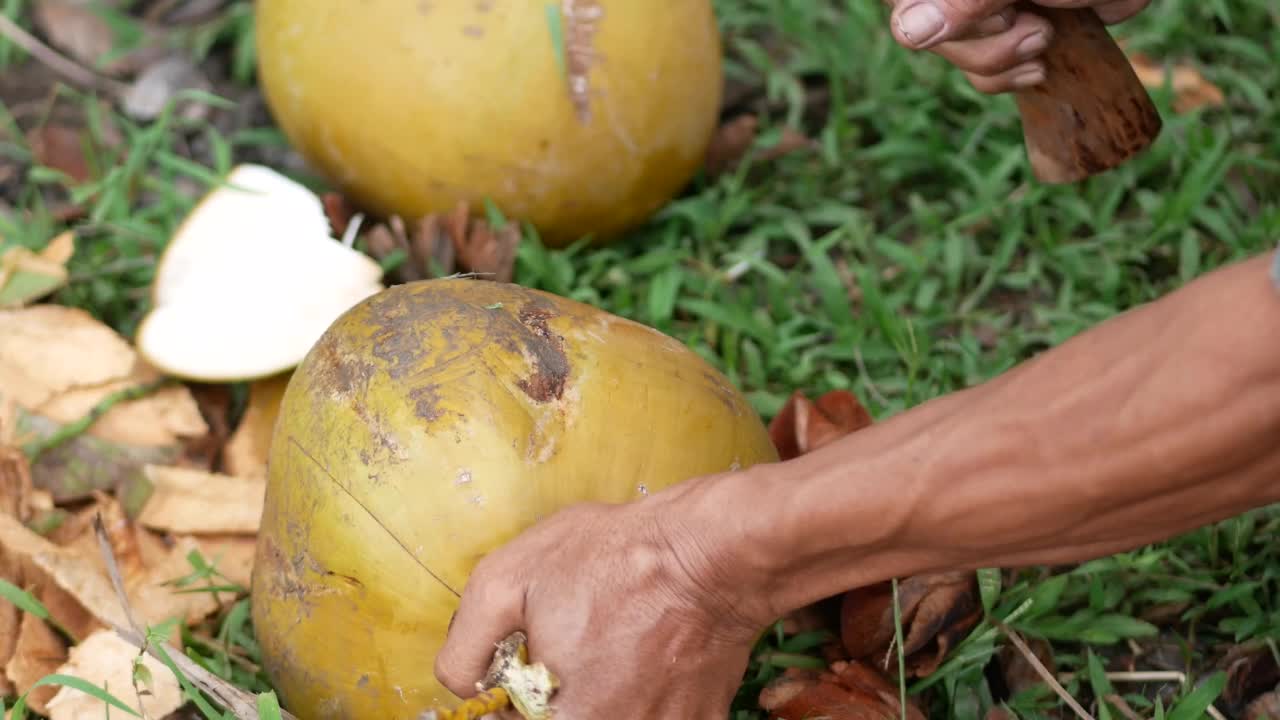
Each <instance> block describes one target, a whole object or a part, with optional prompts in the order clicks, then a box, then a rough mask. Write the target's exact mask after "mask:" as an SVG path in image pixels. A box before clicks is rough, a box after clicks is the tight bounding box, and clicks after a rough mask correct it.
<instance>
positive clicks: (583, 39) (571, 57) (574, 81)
mask: <svg viewBox="0 0 1280 720" xmlns="http://www.w3.org/2000/svg"><path fill="white" fill-rule="evenodd" d="M560 13H561V15H563V17H564V45H565V47H564V54H565V64H566V65H567V70H568V76H569V78H568V80H569V97H570V99H571V100H573V107H574V110H575V111H576V112H577V114H578V120H579V122H582V123H583V124H586V123H588V122H590V121H591V94H592V89H591V68H592V67H593V66H594V65H595V64H596V63H597V62H599V60H600V57H599V55H597V54H596V49H595V37H596V33H597V32H598V31H599V29H600V20H601V18H603V17H604V8H602V7H601V6H600V3H599V2H596V0H561V2H560Z"/></svg>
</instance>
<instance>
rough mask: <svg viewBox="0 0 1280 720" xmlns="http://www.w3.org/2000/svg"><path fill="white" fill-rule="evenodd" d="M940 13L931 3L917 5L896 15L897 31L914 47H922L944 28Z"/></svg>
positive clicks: (945, 20)
mask: <svg viewBox="0 0 1280 720" xmlns="http://www.w3.org/2000/svg"><path fill="white" fill-rule="evenodd" d="M946 25H947V19H946V18H945V17H943V15H942V11H941V10H939V9H938V8H936V7H934V6H933V4H931V3H927V2H925V3H917V4H915V5H912V6H911V7H909V8H907V9H906V10H903V11H902V13H900V14H899V15H898V30H900V31H901V32H902V36H903V37H905V38H906V39H907V42H909V43H911V44H912V45H913V46H915V47H922V46H923V45H925V44H926V43H928V42H929V41H930V40H932V39H933V38H934V37H935V36H937V35H938V33H940V32H942V29H943V28H944V27H946Z"/></svg>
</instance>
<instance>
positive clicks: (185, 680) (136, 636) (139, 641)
mask: <svg viewBox="0 0 1280 720" xmlns="http://www.w3.org/2000/svg"><path fill="white" fill-rule="evenodd" d="M93 531H94V534H95V535H97V538H98V547H99V549H101V551H102V558H103V560H105V561H106V563H107V573H108V574H109V575H110V576H111V584H112V585H113V586H114V587H115V591H116V595H117V598H118V599H119V600H120V605H121V606H122V607H123V608H124V610H125V616H126V617H127V618H128V619H129V624H130V625H131V626H132V629H129V628H125V627H120V626H119V625H117V624H116V623H114V622H108V624H109V625H110V626H111V629H112V630H113V631H115V633H116V635H118V636H120V638H121V639H123V640H124V641H126V642H128V643H129V644H131V645H133V646H135V647H137V648H138V649H139V650H140V651H141V652H145V653H146V654H148V655H150V656H151V657H154V658H155V659H157V660H159V661H160V662H162V663H164V664H165V665H166V666H167V667H168V668H169V670H170V671H172V672H173V674H174V677H176V678H177V679H178V682H179V683H180V684H181V685H182V686H183V688H184V689H185V690H186V691H187V695H188V697H190V698H192V699H193V700H195V702H196V703H197V704H199V705H207V703H205V702H204V700H203V698H201V697H200V696H199V691H203V692H205V693H207V694H208V695H210V696H211V697H213V699H214V701H215V702H217V703H218V704H220V705H222V707H223V708H224V709H226V710H228V711H230V712H231V714H232V715H234V716H235V717H236V718H238V719H239V720H258V717H259V716H258V703H257V699H256V698H255V697H254V696H253V695H252V694H250V693H248V692H245V691H244V690H241V689H240V688H238V687H236V686H234V685H232V684H231V683H229V682H227V681H226V680H223V679H222V678H220V677H218V676H217V675H214V674H213V673H211V672H209V671H208V670H206V669H204V668H203V667H201V666H200V665H198V664H197V663H196V662H195V661H194V660H192V659H191V658H189V657H187V656H186V655H184V654H182V653H174V654H170V653H167V652H165V651H164V650H163V649H161V648H158V647H156V646H155V645H153V644H152V643H151V642H150V641H149V640H148V638H147V634H146V633H144V632H142V630H141V629H139V626H138V624H137V621H136V620H134V618H133V610H132V608H131V606H130V604H129V597H128V595H126V594H125V591H124V580H123V579H122V578H121V577H120V570H119V566H118V565H117V563H116V558H115V553H113V552H112V551H111V543H110V541H109V540H108V539H107V530H106V527H105V526H104V525H103V523H102V515H101V514H98V515H96V516H95V518H94V523H93ZM104 622H106V620H105V619H104ZM280 717H281V718H282V719H283V720H298V719H297V718H296V717H295V716H293V715H291V714H290V713H289V712H288V711H286V710H284V709H281V710H280Z"/></svg>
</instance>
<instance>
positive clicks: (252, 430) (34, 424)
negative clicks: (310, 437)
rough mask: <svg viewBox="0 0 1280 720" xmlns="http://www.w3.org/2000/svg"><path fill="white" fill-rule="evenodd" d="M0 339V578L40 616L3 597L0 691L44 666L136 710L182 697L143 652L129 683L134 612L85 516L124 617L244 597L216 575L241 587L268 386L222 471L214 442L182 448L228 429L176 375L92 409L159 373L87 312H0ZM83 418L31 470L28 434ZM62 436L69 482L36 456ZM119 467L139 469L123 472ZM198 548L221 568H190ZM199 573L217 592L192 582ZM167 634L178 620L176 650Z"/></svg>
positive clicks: (44, 696)
mask: <svg viewBox="0 0 1280 720" xmlns="http://www.w3.org/2000/svg"><path fill="white" fill-rule="evenodd" d="M0 337H3V338H5V341H4V342H3V343H0V578H2V579H3V580H5V581H7V582H8V583H11V584H13V585H14V586H16V587H17V588H19V589H21V590H23V591H26V592H27V593H29V594H30V595H31V597H33V598H34V599H35V600H36V601H38V602H39V603H40V604H41V605H43V606H44V607H45V608H46V609H47V611H48V613H49V617H48V619H47V620H45V619H42V618H41V617H40V616H37V615H35V614H31V613H27V612H23V611H21V610H20V609H19V608H18V607H15V606H14V605H12V604H10V603H8V602H3V603H0V692H3V693H5V695H17V694H23V693H27V692H28V691H31V690H32V686H33V684H34V683H35V682H36V681H38V680H40V679H41V678H43V677H45V676H47V675H49V674H50V673H65V674H71V675H75V676H77V677H81V678H84V679H86V680H89V681H90V682H93V683H95V684H99V685H100V684H102V683H104V682H105V683H107V684H108V688H109V690H110V691H111V692H112V694H113V695H115V696H116V697H117V698H119V699H120V700H121V701H123V702H125V703H126V704H127V705H129V706H131V707H133V708H134V709H135V710H137V709H139V708H141V709H144V710H145V711H146V712H147V713H148V716H149V717H164V716H166V715H168V714H170V713H171V712H173V711H174V710H176V709H177V708H178V707H180V706H181V705H182V704H183V702H184V699H183V697H182V694H181V693H180V692H179V688H178V685H177V681H176V679H175V677H174V676H173V674H172V673H171V672H170V671H169V670H168V669H167V668H166V667H164V666H163V665H161V664H160V663H159V662H158V661H156V660H154V659H151V658H145V659H143V660H141V661H140V662H143V663H144V664H145V665H146V666H147V668H148V669H149V670H150V673H149V675H150V680H149V684H148V686H147V687H144V688H140V689H141V690H142V692H141V693H139V692H138V691H136V690H135V688H134V687H133V685H132V678H133V677H134V673H133V666H134V663H135V662H139V660H138V655H139V649H138V647H136V646H134V645H133V644H131V643H129V642H126V641H125V640H122V639H121V637H120V636H119V635H118V634H117V633H116V632H115V629H116V628H128V627H130V626H131V623H130V614H129V613H126V611H125V605H124V604H123V603H122V602H121V599H120V597H119V596H118V595H117V594H116V590H115V588H114V587H113V584H112V580H111V574H110V572H109V570H108V566H107V563H106V562H105V560H104V557H103V553H102V547H101V545H100V544H99V540H98V538H97V537H96V536H95V532H94V523H95V521H100V522H101V524H102V528H103V537H104V538H105V542H106V544H107V546H108V547H109V548H110V551H111V554H112V556H113V557H114V558H115V562H116V564H117V567H118V569H119V578H120V582H121V586H122V588H123V591H124V593H125V599H126V600H127V604H128V607H129V609H130V613H131V614H132V619H133V620H136V621H137V622H138V623H139V624H142V625H145V626H152V627H154V626H156V625H159V624H161V623H165V622H167V621H177V622H178V623H180V624H184V625H187V626H192V625H199V624H201V623H204V622H207V621H210V620H211V619H214V618H216V617H218V616H219V615H220V614H221V613H223V612H225V611H226V610H227V609H228V608H229V606H230V603H231V602H232V601H234V600H235V599H237V597H240V596H242V592H241V591H237V592H229V591H227V590H226V586H227V585H228V584H233V585H238V586H239V587H240V588H241V589H242V590H243V589H244V588H247V586H248V584H249V579H250V572H251V569H252V562H253V551H254V543H255V539H256V533H257V529H258V519H259V516H260V513H261V509H262V502H263V496H264V492H265V477H264V473H263V472H262V470H261V468H262V467H263V466H264V465H265V440H264V439H263V433H264V430H263V424H264V423H268V424H269V423H270V422H271V418H273V413H274V409H273V408H272V407H271V402H272V400H273V398H275V399H276V400H278V393H276V394H274V395H273V394H272V393H270V392H265V393H262V394H263V397H262V398H260V399H259V400H258V401H257V411H256V418H250V420H251V421H250V422H247V423H240V424H238V425H236V426H235V427H234V431H232V432H223V433H222V436H223V438H224V439H225V438H226V437H227V436H228V435H229V436H230V437H231V439H232V440H234V439H235V438H241V439H240V440H238V441H237V446H238V447H239V448H240V449H239V450H238V451H237V452H236V453H235V454H234V455H235V457H236V460H235V462H234V463H230V464H232V465H235V466H236V467H237V468H239V469H244V470H245V474H244V475H238V474H233V473H232V472H230V471H227V472H223V471H220V470H218V469H217V468H216V467H215V466H216V465H218V460H217V459H218V458H220V457H221V456H222V455H223V454H224V452H223V451H224V448H223V447H216V448H214V449H213V451H212V452H210V453H209V454H207V455H206V454H203V450H202V454H201V455H199V456H197V457H194V458H193V457H190V456H189V454H188V451H189V448H190V447H193V446H198V447H201V448H203V447H204V445H205V444H207V443H206V442H205V441H206V440H207V439H208V438H209V437H210V436H212V435H214V434H215V431H216V429H217V428H218V427H223V428H224V429H229V424H228V422H227V420H226V418H217V417H215V416H214V415H212V414H211V415H210V416H209V417H208V418H207V417H206V415H205V413H206V412H211V409H212V408H214V407H215V406H213V405H208V404H205V403H201V402H198V401H197V399H196V394H195V393H192V392H191V390H190V389H189V388H188V387H186V386H184V385H181V384H171V385H168V386H164V387H160V388H159V389H156V390H154V391H153V392H151V393H150V394H148V395H145V396H143V397H140V398H137V399H133V400H126V401H124V402H119V403H117V404H115V405H111V406H110V408H109V409H107V410H105V411H103V410H102V409H101V407H100V403H102V402H103V401H104V400H106V399H108V398H109V397H111V396H112V395H113V393H116V392H117V391H119V390H122V389H126V388H133V387H139V386H145V385H148V384H149V383H153V382H154V381H155V380H157V379H158V378H159V373H157V372H156V371H155V370H154V369H153V368H151V367H149V366H148V365H147V364H146V363H145V361H144V360H142V358H141V357H140V356H139V355H138V354H137V353H136V352H135V351H134V349H133V348H132V346H131V345H130V344H129V343H128V342H127V341H126V340H125V339H124V338H122V337H120V336H119V335H117V334H116V333H115V332H114V331H112V330H111V329H110V328H108V327H107V326H105V325H103V324H101V323H99V322H98V321H97V320H95V319H93V318H92V317H91V316H89V315H88V314H87V313H84V312H82V311H80V310H76V309H72V308H67V307H61V306H57V305H48V304H44V305H34V306H30V307H22V308H16V309H10V310H5V311H0ZM286 379H287V378H286ZM277 382H283V380H281V379H277ZM261 386H262V387H267V388H270V387H271V385H270V383H269V382H267V381H263V383H262V384H261ZM257 387H258V386H255V388H257ZM205 396H206V394H205V393H203V392H202V393H201V397H202V398H203V397H205ZM221 409H222V411H224V412H225V411H227V407H226V406H223V407H222V408H221ZM86 416H89V417H94V416H96V420H94V421H93V422H90V423H88V424H87V427H84V428H83V432H81V433H80V434H79V435H76V436H74V437H69V438H67V439H66V440H65V442H64V443H63V444H62V445H59V446H57V447H56V448H54V449H49V450H46V451H45V452H44V453H43V454H42V456H41V458H40V462H39V463H38V464H37V465H36V466H35V468H33V466H32V464H31V462H30V458H29V457H28V455H27V451H24V447H25V448H30V447H31V445H30V443H32V441H33V440H34V441H42V440H48V438H49V437H50V433H54V434H57V433H61V432H63V431H65V430H66V428H67V427H69V426H71V427H74V426H76V424H78V423H81V422H82V421H83V419H84V418H85V417H86ZM210 420H214V422H211V421H210ZM266 433H267V435H266V436H267V437H269V430H268V431H266ZM202 443H203V444H202ZM222 444H223V445H230V444H231V443H230V442H224V443H222ZM67 448H75V450H76V452H77V453H80V455H77V456H76V460H77V465H76V466H79V465H83V464H87V465H91V466H94V467H96V469H97V472H98V473H99V476H94V477H93V478H91V480H92V481H93V482H92V483H90V484H89V485H84V486H75V487H76V490H75V492H71V491H70V490H69V488H71V486H72V485H73V484H74V483H69V482H68V481H67V476H69V475H72V474H73V470H74V469H75V468H74V467H73V466H72V465H63V466H57V465H54V464H49V463H48V462H47V459H48V458H50V457H56V456H57V454H58V453H59V452H62V451H63V450H65V449H67ZM156 458H162V459H168V460H172V462H155V461H153V460H155V459H156ZM211 458H212V459H211ZM33 470H35V471H34V472H33ZM55 471H57V472H56V473H55ZM125 477H127V478H131V479H132V480H134V481H135V482H130V483H127V484H126V483H123V482H122V481H121V479H122V478H125ZM122 493H125V494H122ZM196 553H198V554H199V555H200V556H201V557H203V559H204V561H205V562H206V563H207V564H210V565H212V566H213V567H214V568H215V570H216V571H217V573H218V575H217V576H215V577H212V578H199V577H197V576H196V572H195V571H196V567H195V566H193V565H192V561H191V559H192V558H193V557H194V556H195V554H196ZM209 585H217V586H220V589H218V590H216V591H201V588H202V586H209ZM178 637H179V635H178V633H177V629H176V628H175V631H174V633H173V634H172V635H171V636H170V637H169V639H170V642H171V643H174V644H175V645H174V647H176V643H177V641H178ZM171 656H172V653H171ZM28 700H29V702H30V706H31V708H32V709H33V710H35V711H36V712H38V713H41V714H43V715H46V716H48V717H50V718H51V719H54V720H56V719H58V718H78V717H85V716H87V715H89V714H90V713H93V714H94V715H95V716H100V715H101V714H102V713H103V706H102V703H101V701H98V700H95V699H93V698H91V697H90V696H87V695H85V694H83V693H80V692H78V691H74V690H69V689H62V688H60V687H58V686H49V687H40V688H35V689H34V691H33V692H31V694H30V696H29V697H28Z"/></svg>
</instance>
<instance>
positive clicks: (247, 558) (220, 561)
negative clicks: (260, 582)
mask: <svg viewBox="0 0 1280 720" xmlns="http://www.w3.org/2000/svg"><path fill="white" fill-rule="evenodd" d="M191 539H192V540H194V541H195V542H196V544H197V545H199V546H200V554H201V555H203V556H204V559H205V561H206V562H208V563H209V564H210V565H212V566H214V568H215V569H217V571H218V572H219V573H220V574H221V575H222V576H223V577H225V578H226V579H228V580H230V581H231V582H233V583H235V584H237V585H239V586H240V587H243V588H248V587H249V585H250V582H251V580H252V573H253V557H254V553H255V552H256V551H257V537H256V536H250V535H201V536H199V537H193V538H191Z"/></svg>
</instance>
